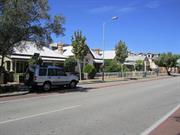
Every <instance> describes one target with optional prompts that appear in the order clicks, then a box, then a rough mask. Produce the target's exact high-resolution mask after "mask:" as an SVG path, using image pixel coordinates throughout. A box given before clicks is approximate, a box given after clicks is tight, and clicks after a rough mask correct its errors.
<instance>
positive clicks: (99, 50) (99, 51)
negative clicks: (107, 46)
mask: <svg viewBox="0 0 180 135" xmlns="http://www.w3.org/2000/svg"><path fill="white" fill-rule="evenodd" d="M93 51H94V52H95V53H96V54H97V55H101V49H99V48H98V49H94V50H93Z"/></svg>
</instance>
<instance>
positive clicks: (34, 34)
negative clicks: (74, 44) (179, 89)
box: [0, 0, 65, 67]
mask: <svg viewBox="0 0 180 135" xmlns="http://www.w3.org/2000/svg"><path fill="white" fill-rule="evenodd" d="M49 9H50V8H49V6H48V0H1V1H0V55H1V56H2V62H1V67H3V64H4V57H6V56H7V55H11V54H12V53H13V50H14V47H17V46H21V47H22V48H23V47H24V45H22V44H21V41H32V42H35V43H36V45H37V47H39V48H41V47H42V46H43V45H47V44H49V43H50V42H52V38H51V35H52V33H54V34H55V35H63V34H64V30H65V29H64V28H63V24H64V18H63V17H62V16H54V17H53V18H52V17H51V16H50V15H49V14H48V11H49Z"/></svg>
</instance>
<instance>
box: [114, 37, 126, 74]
mask: <svg viewBox="0 0 180 135" xmlns="http://www.w3.org/2000/svg"><path fill="white" fill-rule="evenodd" d="M115 53H116V56H115V59H116V60H117V61H118V62H119V63H120V64H121V71H122V72H123V63H124V61H125V60H126V58H127V57H128V50H127V46H126V43H125V42H123V41H121V40H120V41H119V42H118V44H117V45H116V47H115Z"/></svg>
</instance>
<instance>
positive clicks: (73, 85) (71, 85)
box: [69, 81, 77, 89]
mask: <svg viewBox="0 0 180 135" xmlns="http://www.w3.org/2000/svg"><path fill="white" fill-rule="evenodd" d="M76 85H77V82H76V81H71V82H70V84H69V87H70V88H71V89H73V88H76Z"/></svg>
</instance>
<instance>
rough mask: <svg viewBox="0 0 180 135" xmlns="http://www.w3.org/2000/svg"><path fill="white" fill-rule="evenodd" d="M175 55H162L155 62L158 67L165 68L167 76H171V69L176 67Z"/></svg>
mask: <svg viewBox="0 0 180 135" xmlns="http://www.w3.org/2000/svg"><path fill="white" fill-rule="evenodd" d="M177 59H178V57H177V55H173V54H172V53H170V52H169V53H163V54H161V55H160V57H159V58H158V59H157V60H156V61H155V63H156V64H157V65H158V66H159V67H165V68H166V71H167V74H168V75H171V68H172V67H176V65H177Z"/></svg>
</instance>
